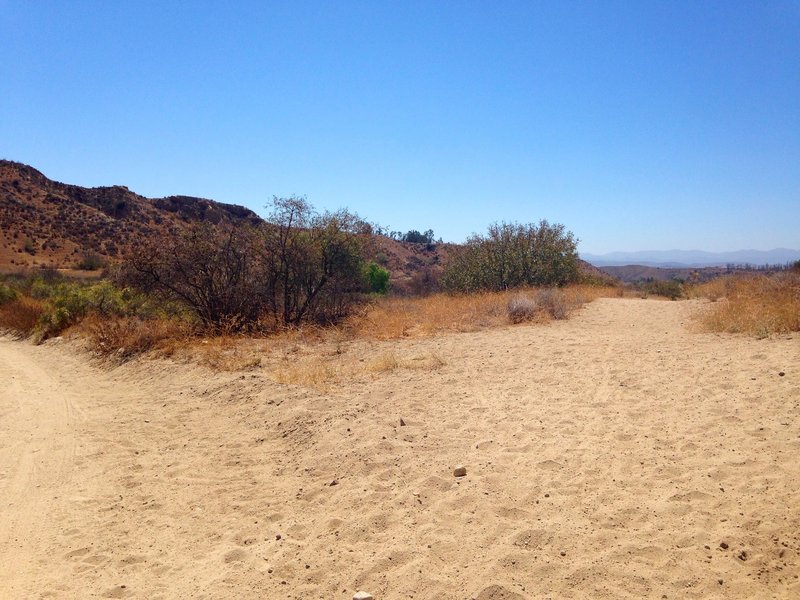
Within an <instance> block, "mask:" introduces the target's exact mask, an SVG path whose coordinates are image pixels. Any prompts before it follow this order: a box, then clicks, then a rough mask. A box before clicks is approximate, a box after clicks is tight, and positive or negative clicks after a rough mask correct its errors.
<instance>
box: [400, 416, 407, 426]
mask: <svg viewBox="0 0 800 600" xmlns="http://www.w3.org/2000/svg"><path fill="white" fill-rule="evenodd" d="M405 426H406V422H405V419H403V417H400V427H405Z"/></svg>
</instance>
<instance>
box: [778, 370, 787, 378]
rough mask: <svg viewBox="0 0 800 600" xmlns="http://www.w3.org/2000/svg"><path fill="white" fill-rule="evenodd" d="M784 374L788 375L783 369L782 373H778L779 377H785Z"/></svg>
mask: <svg viewBox="0 0 800 600" xmlns="http://www.w3.org/2000/svg"><path fill="white" fill-rule="evenodd" d="M784 375H786V373H784V372H783V371H781V372H780V373H778V377H783V376H784Z"/></svg>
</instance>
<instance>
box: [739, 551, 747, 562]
mask: <svg viewBox="0 0 800 600" xmlns="http://www.w3.org/2000/svg"><path fill="white" fill-rule="evenodd" d="M737 558H738V559H739V560H747V550H742V551H741V552H739V555H738V556H737Z"/></svg>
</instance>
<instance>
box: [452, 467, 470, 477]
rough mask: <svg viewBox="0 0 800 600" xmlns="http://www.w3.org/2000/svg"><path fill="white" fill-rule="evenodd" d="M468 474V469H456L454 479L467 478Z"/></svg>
mask: <svg viewBox="0 0 800 600" xmlns="http://www.w3.org/2000/svg"><path fill="white" fill-rule="evenodd" d="M466 474H467V467H460V466H459V467H456V468H455V469H454V470H453V477H465V476H466Z"/></svg>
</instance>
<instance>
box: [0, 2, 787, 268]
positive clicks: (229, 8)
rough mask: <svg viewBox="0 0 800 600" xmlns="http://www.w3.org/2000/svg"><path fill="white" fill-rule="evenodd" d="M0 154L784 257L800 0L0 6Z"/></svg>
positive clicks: (409, 213)
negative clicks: (777, 250) (775, 251)
mask: <svg viewBox="0 0 800 600" xmlns="http://www.w3.org/2000/svg"><path fill="white" fill-rule="evenodd" d="M0 51H1V52H2V54H1V55H2V60H0V157H3V158H8V159H12V160H17V161H21V162H25V163H28V164H31V165H33V166H34V167H36V168H38V169H39V170H41V171H43V172H44V173H45V174H46V175H47V176H49V177H51V178H54V179H58V180H60V181H65V182H68V183H76V184H79V185H86V186H98V185H112V184H121V185H127V186H128V187H129V188H131V189H132V190H134V191H136V192H138V193H141V194H143V195H146V196H150V197H155V196H165V195H170V194H188V195H197V196H203V197H208V198H213V199H216V200H220V201H223V202H232V203H238V204H244V205H246V206H249V207H251V208H253V209H254V210H256V211H257V212H259V213H260V214H265V210H264V205H265V204H266V203H267V202H268V201H269V199H270V198H271V197H272V196H273V195H278V196H286V195H291V194H298V195H305V196H307V198H308V199H309V201H310V202H311V203H312V204H314V205H315V206H317V207H318V208H330V209H335V208H338V207H342V206H346V207H348V208H350V209H351V210H353V211H355V212H358V213H359V214H360V215H361V216H363V217H365V218H367V219H369V220H371V221H375V222H378V223H380V224H383V225H387V226H389V227H390V228H391V229H397V230H404V231H405V230H408V229H412V228H414V229H419V230H423V229H428V228H432V229H433V230H434V232H435V233H436V235H437V237H438V236H441V237H443V238H444V239H445V240H449V241H460V240H463V239H464V238H465V237H466V236H467V235H468V234H470V233H471V232H474V231H484V230H485V228H486V226H487V225H488V224H489V223H490V222H492V221H496V220H506V221H522V222H528V221H538V220H539V219H541V218H546V219H549V220H550V221H555V222H560V223H564V224H565V225H566V226H567V228H568V229H570V230H572V231H573V232H574V233H575V235H576V236H578V237H579V238H580V239H581V244H580V250H581V251H584V252H595V253H598V252H607V251H612V250H645V249H672V248H681V249H695V248H696V249H703V250H710V251H720V250H733V249H740V248H756V249H768V248H774V247H779V246H783V247H791V248H800V2H799V1H797V0H793V1H788V0H784V1H774V2H764V1H758V2H736V1H733V0H720V1H716V2H699V1H694V0H693V1H687V2H677V1H664V2H646V1H642V0H635V1H630V2H589V1H588V0H587V1H585V2H565V1H554V2H534V1H522V2H501V1H492V2H444V1H441V2H435V1H433V0H427V1H423V2H411V1H408V0H404V1H402V2H389V1H384V2H382V1H366V0H365V1H363V2H347V1H344V0H341V1H336V2H328V1H326V2H311V3H306V2H297V1H291V2H280V3H268V2H245V1H238V2H170V1H164V0H161V1H158V2H149V1H138V0H137V1H135V2H127V1H123V0H109V1H98V2H76V1H70V2H56V1H47V2H41V1H31V0H0Z"/></svg>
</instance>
